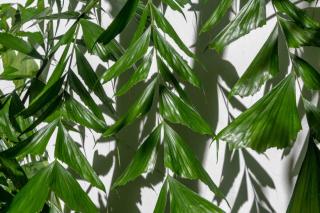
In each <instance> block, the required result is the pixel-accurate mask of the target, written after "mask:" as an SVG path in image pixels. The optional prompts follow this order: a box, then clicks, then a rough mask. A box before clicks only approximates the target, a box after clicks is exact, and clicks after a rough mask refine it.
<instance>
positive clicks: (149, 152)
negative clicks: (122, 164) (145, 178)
mask: <svg viewBox="0 0 320 213" xmlns="http://www.w3.org/2000/svg"><path fill="white" fill-rule="evenodd" d="M161 129H162V125H159V126H158V127H157V128H156V129H154V130H153V131H152V133H151V134H150V135H149V136H148V138H147V139H146V140H145V141H144V142H143V143H142V144H141V146H140V147H139V149H138V150H137V152H136V153H135V155H134V157H133V159H132V161H131V163H130V164H129V166H128V167H127V168H126V169H125V171H124V172H123V173H122V175H121V176H120V177H118V178H117V180H116V181H115V183H114V184H113V186H112V188H115V187H118V186H123V185H125V184H127V183H128V182H130V181H132V180H134V179H136V178H137V177H138V176H140V175H141V174H143V173H144V172H147V171H148V170H150V168H151V169H152V168H153V166H154V165H153V163H154V159H155V158H156V152H157V145H158V144H159V142H160V136H161Z"/></svg>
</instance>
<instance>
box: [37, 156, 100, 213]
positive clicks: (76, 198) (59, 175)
mask: <svg viewBox="0 0 320 213" xmlns="http://www.w3.org/2000/svg"><path fill="white" fill-rule="evenodd" d="M53 167H54V169H53V171H52V183H51V189H52V191H54V193H55V194H56V195H57V196H58V197H59V198H61V199H62V200H63V201H64V202H65V203H66V205H67V206H68V207H70V208H71V209H73V210H75V211H78V212H88V213H91V212H92V213H96V212H98V209H97V207H96V206H95V205H94V204H93V202H92V201H91V200H90V198H89V196H88V195H87V193H86V192H84V191H83V189H82V188H81V186H80V184H79V183H78V182H77V181H76V180H75V179H74V178H73V177H72V176H71V174H70V173H69V172H68V171H67V170H65V169H64V168H63V167H62V166H61V165H60V164H59V163H58V162H54V163H53ZM33 199H34V196H33Z"/></svg>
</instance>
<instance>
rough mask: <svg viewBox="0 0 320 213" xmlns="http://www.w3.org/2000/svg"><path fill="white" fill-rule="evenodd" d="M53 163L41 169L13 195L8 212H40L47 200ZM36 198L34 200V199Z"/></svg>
mask: <svg viewBox="0 0 320 213" xmlns="http://www.w3.org/2000/svg"><path fill="white" fill-rule="evenodd" d="M53 168H54V164H51V165H50V166H48V167H47V168H44V169H42V170H41V171H40V172H38V173H37V174H36V175H35V176H33V177H32V178H31V180H29V182H28V183H27V184H26V185H25V186H24V187H23V188H22V190H20V191H19V192H18V194H17V195H16V196H15V197H14V199H13V201H12V203H11V205H10V208H9V210H8V213H17V212H25V213H34V212H40V211H41V210H42V208H43V206H44V204H45V202H46V200H47V197H48V195H49V191H50V183H51V181H52V175H51V173H52V170H53ZM35 198H37V200H36V201H35V200H34V199H35Z"/></svg>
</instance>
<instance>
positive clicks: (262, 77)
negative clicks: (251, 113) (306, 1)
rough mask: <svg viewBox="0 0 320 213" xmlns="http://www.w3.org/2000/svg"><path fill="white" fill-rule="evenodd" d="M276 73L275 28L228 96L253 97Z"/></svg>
mask: <svg viewBox="0 0 320 213" xmlns="http://www.w3.org/2000/svg"><path fill="white" fill-rule="evenodd" d="M278 73H279V57H278V27H277V26H276V27H275V29H274V30H273V31H272V33H271V34H270V36H269V38H268V39H267V41H266V42H265V43H264V45H263V47H262V48H261V50H260V51H259V53H258V54H257V55H256V57H255V58H254V60H253V61H252V62H251V64H250V65H249V67H248V68H247V70H246V71H245V73H244V74H243V75H242V77H241V78H240V79H239V80H238V81H237V83H236V84H235V85H234V86H233V88H232V90H231V94H230V95H240V96H248V95H253V94H255V93H256V92H258V91H259V90H260V88H261V86H262V85H263V84H264V83H265V82H266V81H267V80H269V79H271V78H272V77H274V76H275V75H276V74H278Z"/></svg>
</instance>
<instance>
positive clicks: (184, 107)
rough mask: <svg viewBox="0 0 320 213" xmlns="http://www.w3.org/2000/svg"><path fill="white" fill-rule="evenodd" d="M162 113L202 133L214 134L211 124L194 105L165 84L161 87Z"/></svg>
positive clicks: (166, 117) (175, 121) (173, 120)
mask: <svg viewBox="0 0 320 213" xmlns="http://www.w3.org/2000/svg"><path fill="white" fill-rule="evenodd" d="M160 113H161V115H162V116H163V117H164V118H165V119H167V120H168V121H170V122H172V123H178V124H182V125H185V126H187V127H189V128H190V129H192V130H193V131H195V132H198V133H200V134H207V135H212V134H213V133H212V130H211V128H210V126H209V124H208V123H207V122H206V121H205V120H204V119H203V118H202V117H201V115H200V114H199V113H198V112H197V111H196V110H195V109H194V108H193V107H191V106H190V105H188V104H187V103H186V102H185V101H183V100H182V99H181V98H179V97H178V96H176V95H175V94H173V93H172V92H170V91H169V90H168V89H166V88H165V87H164V86H162V87H160Z"/></svg>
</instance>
